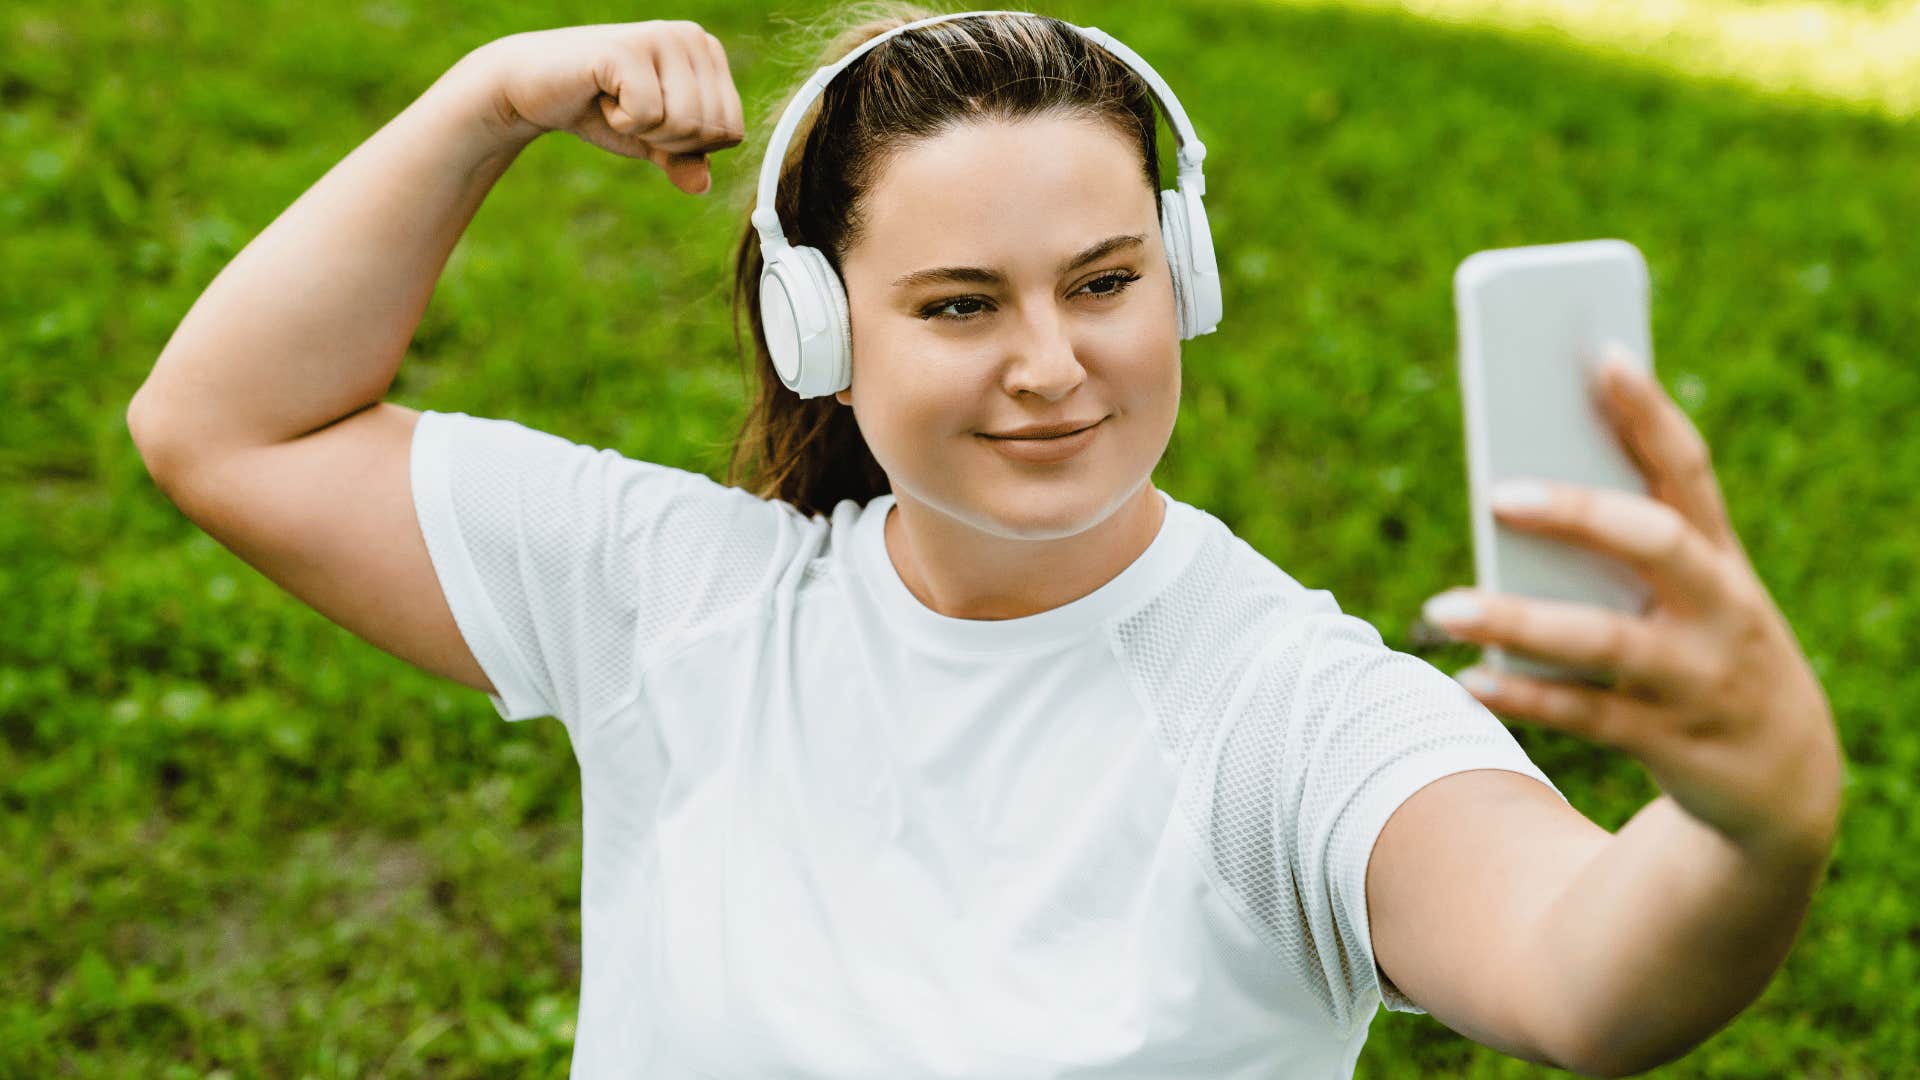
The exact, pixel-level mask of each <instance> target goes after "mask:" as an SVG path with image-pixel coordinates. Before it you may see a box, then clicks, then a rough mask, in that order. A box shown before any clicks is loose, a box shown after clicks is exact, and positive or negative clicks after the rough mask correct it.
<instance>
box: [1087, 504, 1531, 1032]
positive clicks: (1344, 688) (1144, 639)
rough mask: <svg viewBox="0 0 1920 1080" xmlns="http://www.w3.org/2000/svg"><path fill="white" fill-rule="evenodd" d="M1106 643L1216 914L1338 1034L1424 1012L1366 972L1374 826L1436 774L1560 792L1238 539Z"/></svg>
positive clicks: (1425, 671)
mask: <svg viewBox="0 0 1920 1080" xmlns="http://www.w3.org/2000/svg"><path fill="white" fill-rule="evenodd" d="M1115 633H1116V637H1117V644H1118V647H1119V648H1120V649H1121V651H1122V653H1123V655H1125V656H1126V657H1127V658H1128V667H1129V670H1130V671H1131V672H1132V674H1133V676H1134V678H1135V679H1136V680H1137V682H1138V690H1139V693H1140V695H1141V696H1142V697H1143V699H1145V700H1146V702H1147V703H1148V707H1149V708H1150V709H1151V711H1152V712H1153V713H1154V716H1155V721H1156V724H1157V728H1158V730H1159V732H1160V734H1161V737H1162V739H1163V741H1164V742H1165V744H1166V746H1167V749H1168V751H1169V753H1170V754H1172V755H1173V757H1174V758H1175V760H1176V761H1177V762H1178V766H1179V770H1180V777H1181V779H1180V796H1179V801H1180V810H1181V812H1182V815H1183V816H1184V817H1185V818H1186V820H1187V821H1188V823H1189V825H1190V827H1191V829H1192V831H1193V835H1194V838H1195V846H1196V850H1197V851H1198V852H1201V853H1202V857H1203V858H1205V859H1206V861H1207V868H1208V870H1209V877H1210V880H1212V881H1214V882H1215V884H1216V885H1217V887H1218V888H1219V889H1220V890H1221V892H1222V894H1223V895H1224V897H1225V898H1226V899H1227V901H1228V902H1229V904H1230V905H1231V906H1232V907H1234V908H1235V909H1236V910H1237V911H1239V912H1240V913H1241V915H1242V916H1243V917H1244V918H1245V919H1246V921H1247V923H1248V925H1249V926H1250V927H1251V928H1252V929H1253V931H1254V932H1255V934H1256V935H1257V936H1258V937H1260V938H1261V939H1262V940H1263V941H1264V942H1265V943H1266V944H1267V946H1268V947H1269V948H1270V949H1271V951H1272V952H1273V954H1274V955H1275V956H1276V957H1277V958H1278V960H1279V961H1280V962H1281V963H1282V964H1283V965H1284V966H1285V967H1286V968H1287V969H1288V970H1289V971H1291V972H1293V973H1294V974H1295V975H1296V976H1297V977H1298V978H1299V980H1300V981H1301V983H1302V984H1303V985H1304V986H1306V987H1307V988H1308V989H1309V990H1310V991H1311V992H1312V993H1313V995H1314V996H1315V997H1316V998H1317V999H1318V1000H1319V1002H1320V1004H1321V1006H1322V1007H1323V1009H1324V1011H1325V1013H1326V1015H1327V1017H1328V1018H1329V1020H1330V1021H1331V1022H1332V1024H1333V1025H1334V1026H1335V1028H1336V1029H1337V1030H1339V1031H1341V1032H1342V1033H1351V1032H1352V1031H1353V1030H1354V1028H1355V1027H1356V1026H1357V1025H1361V1024H1365V1023H1366V1022H1368V1021H1369V1020H1370V1019H1371V1018H1372V1016H1373V1015H1374V1013H1375V1012H1376V1010H1377V1008H1378V1006H1379V1005H1380V1004H1381V1003H1383V1002H1384V1003H1385V1004H1386V1006H1387V1008H1388V1009H1390V1010H1393V1011H1395V1012H1425V1011H1426V1010H1424V1009H1422V1008H1420V1007H1419V1006H1418V1005H1416V1004H1414V1003H1413V1002H1412V1001H1411V1000H1410V999H1408V998H1407V997H1406V996H1405V995H1404V994H1402V993H1400V991H1399V989H1398V988H1397V987H1395V986H1393V984H1392V983H1391V982H1390V981H1388V980H1386V979H1385V978H1384V977H1382V975H1381V974H1380V973H1379V972H1378V970H1377V968H1376V965H1375V962H1374V959H1373V945H1372V938H1371V936H1370V932H1369V930H1368V927H1367V904H1366V874H1367V861H1368V859H1369V858H1370V857H1371V855H1372V852H1373V842H1374V840H1375V838H1376V837H1377V836H1378V835H1379V832H1380V829H1381V828H1382V827H1383V826H1384V825H1385V824H1386V820H1387V818H1388V817H1389V816H1390V815H1391V814H1392V813H1393V811H1394V810H1395V809H1396V808H1397V807H1398V806H1399V805H1400V804H1401V803H1402V802H1403V801H1405V800H1406V799H1407V798H1408V797H1409V796H1411V795H1412V794H1413V793H1414V792H1415V791H1418V790H1419V789H1420V788H1422V787H1424V786H1425V785H1426V784H1428V783H1430V782H1431V781H1433V780H1437V779H1439V778H1440V777H1442V776H1446V775H1449V774H1451V773H1456V772H1464V771H1467V770H1469V769H1504V770H1508V771H1512V772H1518V773H1523V774H1525V775H1527V776H1531V777H1533V778H1535V779H1537V780H1539V781H1540V782H1541V783H1543V784H1546V785H1547V786H1548V787H1549V788H1552V789H1553V790H1554V792H1555V794H1559V793H1560V792H1559V789H1558V788H1555V787H1554V786H1553V783H1552V781H1550V780H1548V779H1547V777H1546V775H1545V774H1544V773H1542V772H1541V771H1540V770H1539V769H1538V768H1537V767H1535V766H1534V764H1533V763H1532V762H1531V761H1530V760H1529V759H1528V758H1527V756H1526V754H1525V752H1524V751H1522V750H1521V748H1520V745H1519V744H1518V743H1517V742H1515V741H1514V738H1513V736H1512V734H1511V733H1510V732H1508V731H1507V729H1506V727H1505V726H1504V725H1503V724H1502V723H1501V722H1500V720H1499V719H1498V718H1497V717H1495V716H1494V715H1493V714H1492V713H1491V712H1489V711H1488V710H1487V708H1486V706H1484V705H1482V704H1481V703H1480V702H1479V701H1478V700H1477V699H1475V698H1474V697H1473V696H1472V695H1471V694H1469V693H1467V691H1466V689H1465V688H1464V687H1462V686H1460V685H1459V684H1458V683H1456V682H1454V681H1453V679H1452V678H1450V677H1449V676H1447V675H1446V674H1445V673H1443V672H1441V671H1439V670H1438V669H1436V668H1434V667H1433V666H1432V665H1430V664H1428V663H1427V662H1426V661H1424V660H1421V659H1420V658H1418V657H1415V656H1411V655H1408V654H1406V653H1402V652H1397V651H1395V650H1393V649H1389V648H1387V646H1386V645H1385V644H1384V643H1383V642H1382V640H1381V638H1380V635H1379V633H1378V632H1377V631H1376V630H1375V629H1374V628H1373V627H1372V626H1371V625H1370V624H1368V623H1367V622H1366V621H1365V620H1363V619H1359V618H1355V617H1353V616H1351V615H1347V614H1345V613H1343V612H1342V611H1340V608H1339V605H1338V604H1336V603H1335V602H1334V599H1333V596H1332V594H1331V593H1328V592H1327V591H1325V590H1323V589H1312V590H1309V589H1306V588H1304V587H1302V586H1301V585H1300V584H1299V583H1298V582H1296V581H1294V580H1293V579H1292V578H1291V577H1288V576H1287V575H1286V574H1285V573H1284V572H1283V571H1280V570H1279V569H1278V568H1277V567H1275V566H1273V565H1272V564H1271V563H1270V562H1267V561H1266V559H1265V558H1264V557H1262V556H1260V555H1259V554H1258V553H1257V552H1255V551H1253V549H1252V548H1250V547H1248V546H1247V545H1246V544H1244V543H1243V542H1242V541H1240V540H1239V539H1238V538H1230V537H1229V538H1226V539H1223V540H1221V541H1220V542H1216V543H1212V544H1209V545H1207V546H1205V547H1203V548H1202V550H1201V551H1200V553H1199V554H1198V555H1197V556H1196V557H1195V559H1194V562H1193V564H1192V565H1191V566H1190V567H1189V568H1188V569H1187V570H1186V571H1184V572H1183V574H1182V577H1181V579H1180V580H1179V581H1178V582H1176V583H1175V584H1174V586H1173V587H1171V588H1170V589H1168V590H1167V592H1166V593H1165V594H1164V595H1162V596H1161V597H1159V598H1157V599H1156V600H1155V601H1154V602H1153V603H1152V604H1150V605H1148V606H1147V607H1146V608H1145V609H1144V610H1142V611H1141V612H1140V613H1139V614H1138V615H1136V616H1133V617H1131V618H1129V619H1127V620H1124V621H1123V622H1122V623H1120V624H1119V625H1118V626H1117V627H1116V629H1115ZM1561 797H1562V798H1563V799H1564V798H1565V796H1564V795H1562V796H1561Z"/></svg>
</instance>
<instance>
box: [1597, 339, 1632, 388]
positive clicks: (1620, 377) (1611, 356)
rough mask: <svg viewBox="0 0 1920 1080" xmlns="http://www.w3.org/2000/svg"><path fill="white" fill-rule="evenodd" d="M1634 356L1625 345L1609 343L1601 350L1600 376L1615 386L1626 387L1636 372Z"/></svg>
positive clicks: (1614, 342) (1615, 342)
mask: <svg viewBox="0 0 1920 1080" xmlns="http://www.w3.org/2000/svg"><path fill="white" fill-rule="evenodd" d="M1635 370H1636V369H1635V366H1634V363H1633V354H1632V353H1629V352H1628V351H1627V347H1626V346H1625V345H1622V344H1620V343H1619V342H1617V341H1609V342H1607V344H1606V345H1605V347H1603V348H1602V349H1601V350H1600V375H1601V377H1602V378H1604V379H1606V380H1607V381H1608V382H1610V383H1612V384H1613V385H1615V386H1624V385H1625V384H1626V382H1627V380H1628V379H1630V378H1632V377H1633V373H1634V371H1635Z"/></svg>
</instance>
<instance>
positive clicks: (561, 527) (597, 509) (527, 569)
mask: <svg viewBox="0 0 1920 1080" xmlns="http://www.w3.org/2000/svg"><path fill="white" fill-rule="evenodd" d="M410 472H411V478H412V483H413V500H414V509H415V512H416V514H417V515H418V517H419V522H420V530H421V532H422V534H423V535H424V537H425V539H426V544H427V551H428V553H429V555H430V556H431V558H432V561H433V568H434V572H435V573H436V574H437V575H438V576H439V579H440V586H441V589H442V591H443V592H444V593H445V595H446V598H447V604H448V607H450V608H451V609H452V611H453V617H454V621H455V622H456V623H457V624H458V625H459V628H460V633H461V636H462V637H464V638H465V639H466V642H467V645H468V647H469V648H470V649H471V650H472V651H473V655H474V659H475V660H476V661H478V663H479V664H480V667H481V669H482V670H484V671H485V672H486V674H487V678H488V679H489V681H491V682H492V683H493V685H494V689H495V692H494V693H492V694H489V695H488V698H489V700H490V701H491V702H492V703H493V707H494V709H495V710H496V711H498V712H499V714H500V715H501V717H502V718H504V719H507V720H527V719H531V718H533V717H537V716H555V717H558V718H560V719H561V720H562V721H563V722H565V723H567V724H568V725H569V726H570V727H572V726H575V725H576V724H579V723H590V722H592V721H594V720H595V719H597V718H598V717H599V716H600V715H601V714H602V713H604V712H605V711H606V710H608V709H611V708H614V707H616V706H618V705H621V704H623V703H625V702H626V701H627V700H628V699H629V698H630V697H631V695H632V693H633V691H634V690H635V689H636V687H637V685H638V677H639V675H640V673H641V672H642V671H643V670H644V668H645V666H646V665H647V663H648V662H649V660H650V659H651V658H653V657H655V656H657V655H659V653H660V652H661V650H663V649H664V648H666V647H668V646H670V645H671V644H672V643H673V642H675V641H677V640H679V639H680V638H681V637H683V636H684V635H686V634H688V633H690V632H692V631H694V630H695V629H697V628H698V627H700V626H702V625H705V624H708V623H710V622H712V621H714V620H716V619H721V618H725V617H726V616H728V615H729V614H731V613H733V612H735V611H737V610H738V609H739V608H740V606H741V605H743V604H746V603H748V602H750V601H751V600H753V599H754V598H755V597H756V596H759V595H761V594H762V593H763V592H764V591H765V590H767V589H769V588H771V586H772V583H773V581H774V580H775V578H776V576H777V574H778V572H779V569H780V567H781V566H782V565H783V563H784V562H785V560H786V559H788V558H790V557H791V556H792V554H793V553H794V551H795V550H796V548H797V546H798V543H799V539H800V537H799V534H800V532H801V531H802V530H803V529H804V527H805V524H806V523H805V519H804V518H802V517H801V516H800V514H799V512H798V511H797V510H795V509H794V508H793V507H792V506H791V505H790V504H787V503H784V502H779V501H774V500H766V499H761V498H759V497H757V496H755V495H753V494H752V493H750V492H747V491H743V490H741V489H739V488H734V487H729V486H726V485H723V484H719V483H717V482H715V481H714V480H712V479H711V478H709V477H707V476H705V475H703V474H700V473H695V472H689V471H687V470H684V469H676V468H673V467H671V466H667V465H659V464H654V463H652V462H646V461H638V460H635V459H632V458H628V457H623V456H621V455H620V454H619V453H618V452H616V451H613V450H603V449H597V448H594V447H591V446H583V445H580V444H576V443H572V442H569V441H567V440H565V439H562V438H560V437H558V436H555V435H551V434H548V433H546V432H541V431H536V430H533V429H531V428H527V427H525V426H523V425H521V424H518V423H515V422H513V421H510V420H494V419H487V418H483V417H474V416H468V415H466V414H465V413H439V412H433V411H426V412H422V413H421V414H420V419H419V424H418V426H417V427H416V428H415V430H414V435H413V445H412V449H411V464H410Z"/></svg>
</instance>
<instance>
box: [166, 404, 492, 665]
mask: <svg viewBox="0 0 1920 1080" xmlns="http://www.w3.org/2000/svg"><path fill="white" fill-rule="evenodd" d="M419 419H420V414H419V413H418V412H417V411H415V410H413V409H408V408H405V407H403V406H400V405H394V404H391V403H387V402H380V403H377V404H375V405H373V406H371V407H369V408H366V409H363V410H361V411H359V412H356V413H353V414H352V415H350V416H347V417H345V418H343V419H341V420H339V421H337V422H335V423H333V424H330V425H328V426H327V427H324V428H321V429H319V430H317V431H313V432H310V433H308V434H306V435H303V436H301V437H299V438H297V439H291V440H288V441H286V442H281V443H274V444H271V445H267V446H260V447H249V448H245V449H238V450H225V451H222V452H220V453H219V454H218V455H207V456H205V457H202V458H195V459H191V460H187V459H185V458H181V459H178V460H176V461H174V462H173V463H171V464H170V463H168V457H167V453H166V451H164V450H161V451H158V452H156V453H153V454H150V455H149V460H150V462H151V464H150V468H151V469H152V470H153V474H154V480H155V482H156V483H157V484H158V485H159V487H160V488H161V490H162V491H163V492H164V493H165V494H166V495H167V497H168V498H169V499H171V500H172V501H173V503H174V504H175V505H176V506H178V507H179V508H180V511H181V513H183V514H185V515H186V516H187V518H188V519H189V520H191V521H192V522H193V523H194V524H196V525H198V526H199V527H200V528H202V529H203V530H205V531H206V532H207V533H208V534H209V535H210V536H212V537H213V538H214V539H216V540H218V541H220V543H221V544H223V545H225V546H226V547H227V548H228V549H229V550H231V551H232V552H233V553H234V554H235V555H238V556H239V557H240V558H241V559H242V560H244V561H245V562H247V563H248V564H249V565H251V566H252V567H253V568H254V569H256V570H258V571H260V573H261V574H263V575H265V576H266V577H267V578H269V579H270V580H272V581H273V582H274V583H275V584H277V585H279V586H280V587H281V588H283V589H285V590H287V591H288V592H290V593H292V594H293V595H294V596H296V597H298V598H299V599H300V600H301V601H303V602H305V603H306V604H307V605H308V606H310V607H312V608H313V609H314V610H316V611H318V612H319V613H320V614H322V615H324V616H326V617H327V618H328V619H331V620H332V621H334V622H335V623H338V624H339V625H341V626H343V627H345V628H346V629H348V630H350V631H352V632H353V633H354V634H356V635H358V636H359V637H361V638H363V639H365V640H366V641H368V642H370V643H372V644H373V645H375V646H377V647H379V648H381V649H383V650H385V651H386V652H389V653H391V654H393V655H394V656H397V657H399V658H401V659H402V660H405V661H407V662H409V663H411V664H413V665H415V666H417V667H419V668H421V669H423V670H425V671H428V672H431V673H433V674H436V675H441V676H444V677H446V678H449V679H452V680H454V681H456V682H459V683H462V684H464V685H466V686H470V687H473V688H474V689H476V690H481V691H485V692H487V693H492V692H493V690H494V687H493V684H492V683H491V681H489V679H488V678H487V676H486V674H485V672H484V671H482V669H481V667H480V664H479V663H478V661H476V660H475V659H474V655H473V652H472V650H471V649H470V648H469V647H468V645H467V642H466V640H465V639H464V638H463V637H462V636H461V633H460V630H459V627H458V626H457V625H456V623H455V621H454V617H453V613H452V610H451V609H450V608H449V606H448V603H447V599H446V597H445V595H444V594H443V592H442V590H441V585H440V580H439V578H438V576H437V575H436V573H435V571H434V567H433V562H432V560H431V557H430V556H429V554H428V551H427V545H426V540H425V538H424V536H423V535H422V533H421V528H420V522H419V519H418V516H417V514H416V512H415V509H414V500H413V489H412V482H411V476H410V455H411V448H412V442H413V432H414V427H415V426H416V425H417V424H418V422H419ZM161 438H164V435H162V436H161Z"/></svg>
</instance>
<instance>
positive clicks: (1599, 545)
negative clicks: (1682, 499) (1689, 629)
mask: <svg viewBox="0 0 1920 1080" xmlns="http://www.w3.org/2000/svg"><path fill="white" fill-rule="evenodd" d="M1493 512H1494V515H1495V516H1496V517H1497V518H1499V519H1500V522H1501V523H1502V524H1504V525H1508V526H1510V527H1512V528H1517V529H1522V530H1524V531H1526V532H1530V533H1538V534H1540V535H1543V536H1549V537H1552V538H1554V539H1556V540H1564V541H1567V542H1568V543H1572V544H1577V545H1579V546H1580V547H1584V548H1590V549H1592V550H1594V551H1598V552H1600V553H1601V554H1603V555H1607V556H1610V557H1612V558H1615V559H1618V560H1620V561H1621V562H1624V563H1626V564H1627V566H1629V567H1630V568H1632V569H1633V570H1634V572H1636V573H1638V574H1639V575H1640V576H1641V577H1642V578H1644V579H1646V580H1647V581H1648V582H1649V583H1651V584H1652V585H1653V587H1654V589H1655V590H1656V591H1657V592H1658V593H1659V595H1660V596H1661V598H1662V599H1664V600H1666V601H1667V602H1669V603H1677V604H1678V605H1679V606H1682V607H1686V608H1691V609H1695V610H1703V609H1704V610H1712V609H1715V608H1718V607H1721V606H1724V605H1726V604H1728V603H1729V602H1731V601H1732V599H1733V582H1732V579H1731V578H1730V577H1729V568H1728V565H1727V563H1726V561H1725V559H1726V553H1725V552H1723V551H1722V550H1721V549H1720V548H1717V547H1715V546H1713V544H1712V543H1711V542H1709V541H1708V540H1707V538H1706V537H1705V536H1704V535H1702V534H1701V532H1700V530H1699V529H1697V528H1695V527H1694V526H1693V523H1692V522H1690V521H1688V520H1687V519H1686V518H1685V517H1683V516H1681V514H1680V511H1679V510H1677V509H1675V508H1674V507H1672V506H1670V505H1668V504H1667V503H1663V502H1659V501H1657V500H1654V499H1650V498H1648V497H1647V496H1645V495H1639V494H1636V493H1634V492H1631V491H1619V490H1617V489H1614V488H1595V487H1579V486H1576V485H1572V484H1554V483H1548V482H1544V481H1539V480H1519V481H1507V482H1504V483H1502V484H1501V485H1500V486H1499V488H1498V489H1496V490H1495V492H1494V494H1493Z"/></svg>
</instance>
